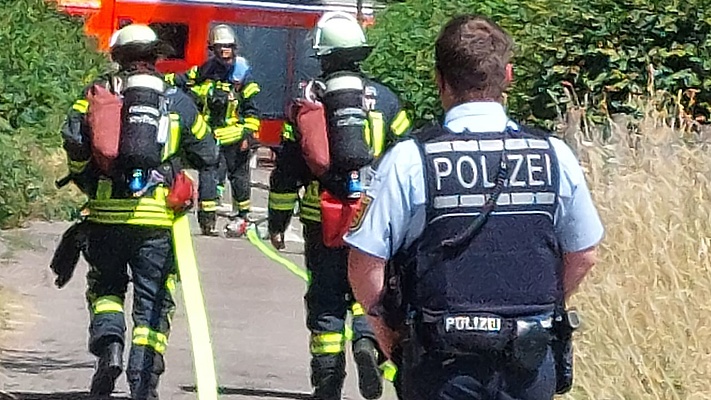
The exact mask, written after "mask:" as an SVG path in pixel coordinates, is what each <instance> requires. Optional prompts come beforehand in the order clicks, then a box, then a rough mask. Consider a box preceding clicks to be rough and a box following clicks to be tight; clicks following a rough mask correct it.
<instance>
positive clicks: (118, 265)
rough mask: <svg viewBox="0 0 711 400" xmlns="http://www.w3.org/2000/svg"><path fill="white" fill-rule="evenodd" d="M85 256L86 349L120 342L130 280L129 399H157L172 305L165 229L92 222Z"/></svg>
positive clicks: (171, 262) (170, 263)
mask: <svg viewBox="0 0 711 400" xmlns="http://www.w3.org/2000/svg"><path fill="white" fill-rule="evenodd" d="M85 258H86V260H87V262H88V263H89V266H90V268H89V272H88V274H87V284H88V288H87V300H88V303H89V310H90V315H91V322H90V325H89V351H90V352H91V353H92V354H94V355H95V356H99V355H100V354H101V353H102V350H103V349H104V348H105V347H106V346H107V345H108V344H110V343H112V342H119V343H121V344H122V345H123V344H124V342H125V332H126V320H125V317H124V300H125V297H126V291H127V289H128V283H129V273H128V272H129V271H128V270H129V269H130V281H131V283H132V284H133V314H132V318H133V332H132V335H131V350H130V353H129V360H128V366H127V368H126V376H127V380H128V382H129V386H130V389H131V396H132V397H131V398H132V399H134V400H144V399H151V400H152V399H157V386H158V380H159V378H160V376H161V374H163V372H164V371H165V364H164V358H163V354H164V353H165V350H166V347H167V344H168V336H169V334H170V324H171V318H172V315H173V313H174V311H175V302H174V300H173V291H174V289H175V277H176V268H175V266H176V264H175V260H174V252H173V239H172V233H171V231H170V230H168V229H164V228H153V227H143V226H130V225H108V224H107V225H104V224H92V225H91V226H90V227H89V229H88V242H87V249H86V252H85Z"/></svg>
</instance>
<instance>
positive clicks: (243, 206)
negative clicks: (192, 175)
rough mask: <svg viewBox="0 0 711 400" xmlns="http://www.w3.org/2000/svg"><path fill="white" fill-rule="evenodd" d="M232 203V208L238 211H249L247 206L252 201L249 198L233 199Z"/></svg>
mask: <svg viewBox="0 0 711 400" xmlns="http://www.w3.org/2000/svg"><path fill="white" fill-rule="evenodd" d="M233 204H234V208H236V209H237V210H239V211H249V207H250V206H251V205H252V203H251V202H250V201H249V200H245V201H235V202H234V203H233Z"/></svg>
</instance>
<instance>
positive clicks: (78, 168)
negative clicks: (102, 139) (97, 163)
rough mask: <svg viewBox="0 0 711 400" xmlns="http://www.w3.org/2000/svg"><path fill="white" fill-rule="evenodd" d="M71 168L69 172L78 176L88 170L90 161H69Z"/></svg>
mask: <svg viewBox="0 0 711 400" xmlns="http://www.w3.org/2000/svg"><path fill="white" fill-rule="evenodd" d="M67 164H68V166H69V172H70V173H72V174H78V173H80V172H82V171H84V169H85V168H86V166H87V165H89V161H88V160H87V161H74V160H69V162H67Z"/></svg>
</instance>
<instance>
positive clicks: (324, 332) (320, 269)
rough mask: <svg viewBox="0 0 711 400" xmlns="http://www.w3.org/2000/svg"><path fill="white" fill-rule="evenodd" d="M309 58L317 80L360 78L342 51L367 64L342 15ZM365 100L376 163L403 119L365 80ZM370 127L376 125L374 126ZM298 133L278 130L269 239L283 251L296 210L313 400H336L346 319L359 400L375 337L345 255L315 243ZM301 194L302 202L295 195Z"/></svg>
mask: <svg viewBox="0 0 711 400" xmlns="http://www.w3.org/2000/svg"><path fill="white" fill-rule="evenodd" d="M314 41H315V43H314V50H315V51H316V56H317V57H318V59H319V61H320V65H321V72H322V75H323V76H327V75H329V74H331V73H332V72H334V71H350V72H351V73H358V74H360V73H361V72H360V68H359V64H360V62H361V61H362V59H363V58H364V57H363V56H361V57H362V58H351V57H345V58H344V57H342V55H343V54H344V53H343V52H339V51H338V50H341V49H351V50H354V51H353V53H361V54H364V55H366V56H367V52H363V51H356V49H361V50H362V49H364V48H365V47H366V46H367V44H366V40H365V35H364V33H363V31H362V29H361V27H360V25H359V24H358V22H357V20H356V19H355V18H353V17H352V16H351V15H349V14H344V13H327V14H324V15H323V16H322V18H321V19H320V20H319V22H318V26H317V28H316V30H315V35H314ZM366 82H367V83H366V87H365V92H364V94H365V96H366V97H367V98H368V99H369V102H370V103H371V107H372V108H371V109H370V111H369V113H368V120H369V126H370V131H369V133H370V135H369V136H370V137H371V138H372V141H371V142H370V146H371V148H372V149H373V153H374V155H375V156H376V157H378V156H380V154H381V153H382V152H383V150H384V149H385V147H386V146H387V145H388V144H389V143H391V142H393V141H395V140H397V139H398V138H399V137H400V136H402V135H404V134H406V133H407V132H408V131H409V129H410V120H409V118H408V116H407V113H406V112H405V111H404V110H403V109H401V107H400V104H399V101H398V99H397V97H396V95H395V94H394V93H393V92H392V91H390V90H389V89H388V88H386V87H385V86H383V85H381V84H379V83H377V82H375V81H373V80H372V79H366ZM373 121H375V123H373ZM300 138H301V132H300V130H299V126H296V125H295V123H293V121H292V122H289V123H286V124H285V125H284V130H283V133H282V140H281V149H280V150H279V152H278V153H277V156H276V166H275V169H274V170H273V172H272V174H271V178H270V192H269V232H270V235H271V240H272V243H273V244H274V246H275V247H277V248H283V247H284V231H285V230H286V228H287V227H288V225H289V221H290V220H291V217H292V213H293V210H294V207H295V204H296V202H297V201H298V200H300V202H299V206H300V219H301V222H302V223H303V226H304V227H303V232H304V240H305V258H306V266H307V268H308V271H309V273H310V278H311V279H310V283H309V286H308V290H307V293H306V296H305V302H306V308H307V320H306V325H307V327H308V329H309V330H310V331H311V346H310V350H311V355H312V360H311V383H312V385H313V386H314V398H316V399H323V400H331V399H340V398H341V397H340V396H341V390H342V387H343V382H344V379H345V375H346V373H345V362H346V361H345V354H344V345H345V342H346V339H345V336H344V329H345V319H346V316H347V314H348V312H349V310H350V311H351V312H352V315H353V334H354V336H353V351H354V358H355V361H356V365H357V368H358V374H359V383H360V384H359V387H360V391H361V394H362V395H363V397H365V398H367V399H374V398H379V397H380V396H381V395H382V376H381V375H382V374H381V371H380V370H379V365H380V362H381V361H385V359H384V358H383V357H382V355H381V354H379V352H378V351H377V346H376V343H375V336H374V334H373V332H372V330H371V328H370V327H369V326H368V323H367V321H366V318H365V316H364V314H363V310H362V308H361V307H360V305H359V304H358V303H356V302H354V300H353V298H352V295H351V290H350V286H349V284H348V278H347V264H346V263H347V252H346V248H345V247H343V246H341V247H326V245H325V244H324V241H323V236H322V224H321V221H322V218H321V217H322V216H321V204H320V195H321V193H322V191H323V186H324V182H320V181H319V179H317V178H316V176H315V175H314V174H313V173H312V172H311V171H310V170H309V168H308V167H307V164H306V163H305V160H304V153H303V151H302V148H301V146H300V144H299V142H300ZM301 187H306V190H305V193H304V195H303V198H301V199H299V195H298V192H299V189H300V188H301Z"/></svg>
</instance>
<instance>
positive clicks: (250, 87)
mask: <svg viewBox="0 0 711 400" xmlns="http://www.w3.org/2000/svg"><path fill="white" fill-rule="evenodd" d="M260 90H261V89H260V88H259V85H257V84H256V83H255V82H251V83H249V84H247V86H245V87H244V89H242V96H243V97H244V98H245V99H248V98H250V97H252V96H254V95H255V94H257V93H259V92H260Z"/></svg>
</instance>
